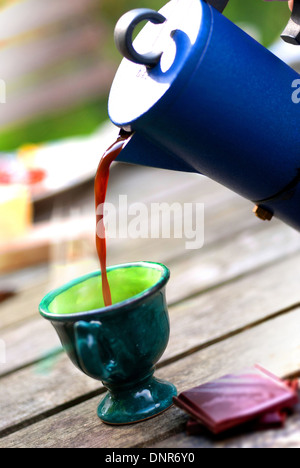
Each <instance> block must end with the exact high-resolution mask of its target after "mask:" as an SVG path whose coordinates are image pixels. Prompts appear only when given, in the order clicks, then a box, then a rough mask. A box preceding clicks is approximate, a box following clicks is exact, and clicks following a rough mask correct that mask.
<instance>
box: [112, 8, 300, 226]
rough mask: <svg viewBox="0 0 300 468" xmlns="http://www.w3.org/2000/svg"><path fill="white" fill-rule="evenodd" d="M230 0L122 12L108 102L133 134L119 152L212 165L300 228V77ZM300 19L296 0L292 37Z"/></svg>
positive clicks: (115, 118) (179, 164)
mask: <svg viewBox="0 0 300 468" xmlns="http://www.w3.org/2000/svg"><path fill="white" fill-rule="evenodd" d="M227 3H228V0H209V1H204V0H171V1H170V2H169V3H167V4H166V5H165V6H164V7H163V8H162V9H161V10H160V11H159V12H154V11H152V10H147V9H138V10H133V11H131V12H129V13H127V14H126V15H124V16H123V17H122V18H121V19H120V21H119V23H118V24H117V27H116V33H115V37H116V43H117V46H118V48H119V50H120V51H121V52H122V53H123V55H124V57H125V58H124V60H123V61H122V63H121V65H120V67H119V69H118V71H117V73H116V76H115V79H114V82H113V84H112V87H111V92H110V96H109V106H108V107H109V116H110V119H111V121H112V122H113V123H114V124H115V125H117V126H118V127H120V128H121V132H125V133H126V132H127V133H129V134H130V135H131V138H130V140H129V142H128V143H127V145H126V146H125V147H124V149H123V150H122V151H121V154H120V156H119V157H118V160H119V161H124V162H129V163H134V164H142V165H146V166H152V167H158V168H162V169H173V170H177V171H185V172H197V173H200V174H204V175H205V176H207V177H210V178H211V179H213V180H215V181H217V182H219V183H221V184H223V185H224V186H226V187H228V188H229V189H231V190H233V191H235V192H236V193H238V194H240V195H241V196H243V197H245V198H247V199H249V200H251V201H253V203H254V205H255V206H256V208H255V212H256V214H257V216H259V217H260V218H261V219H271V218H272V217H273V216H276V217H277V218H279V219H281V220H282V221H284V222H286V223H287V224H289V225H291V226H292V227H294V228H296V229H298V230H300V130H299V129H300V103H299V101H300V99H297V96H298V97H300V76H299V74H298V73H297V72H296V71H294V70H293V69H292V68H290V67H289V66H288V65H286V64H285V63H284V62H282V61H281V60H280V59H278V58H277V57H276V56H274V55H273V54H272V53H271V52H270V51H268V50H267V49H266V48H264V47H263V46H262V45H260V44H259V43H257V42H256V41H255V40H254V39H252V38H251V37H250V36H248V35H247V34H246V33H245V32H243V31H242V30H241V29H240V28H238V27H237V26H236V25H235V24H233V23H232V22H231V21H229V20H228V19H227V18H226V17H225V16H224V15H223V14H222V11H223V9H224V8H225V6H226V4H227ZM299 18H300V0H295V5H294V11H293V15H292V18H291V20H290V22H289V24H288V26H287V28H286V30H285V32H284V34H283V38H284V40H286V41H288V42H291V43H295V44H299V42H300V26H299V24H300V22H299V21H298V19H299ZM142 20H149V21H148V23H147V24H146V26H145V27H144V28H143V29H142V31H141V32H140V33H139V34H138V36H137V38H136V39H135V41H134V42H133V43H132V34H133V31H134V29H135V26H136V25H137V24H138V23H140V22H141V21H142ZM299 51H300V49H299Z"/></svg>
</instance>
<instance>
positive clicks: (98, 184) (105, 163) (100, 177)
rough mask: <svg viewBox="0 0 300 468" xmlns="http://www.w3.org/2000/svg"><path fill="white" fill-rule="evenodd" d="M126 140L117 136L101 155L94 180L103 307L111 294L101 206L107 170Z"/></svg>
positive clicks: (109, 300) (107, 303)
mask: <svg viewBox="0 0 300 468" xmlns="http://www.w3.org/2000/svg"><path fill="white" fill-rule="evenodd" d="M127 140H128V134H127V135H125V136H119V138H118V139H117V141H116V142H115V143H114V144H113V145H112V146H110V147H109V148H108V150H107V151H106V152H105V153H104V154H103V156H102V158H101V160H100V163H99V167H98V170H97V174H96V178H95V202H96V223H97V224H96V225H97V230H96V246H97V252H98V257H99V261H100V268H101V277H102V294H103V299H104V304H105V306H106V307H107V306H110V305H112V300H111V292H110V287H109V283H108V279H107V272H106V233H105V225H104V219H103V215H104V212H103V206H104V202H105V198H106V192H107V184H108V179H109V169H110V165H111V163H112V162H113V161H114V160H115V159H116V158H117V157H118V156H119V154H120V152H121V151H122V149H123V148H124V146H125V144H126V143H127Z"/></svg>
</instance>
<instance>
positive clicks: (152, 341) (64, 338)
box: [40, 262, 177, 424]
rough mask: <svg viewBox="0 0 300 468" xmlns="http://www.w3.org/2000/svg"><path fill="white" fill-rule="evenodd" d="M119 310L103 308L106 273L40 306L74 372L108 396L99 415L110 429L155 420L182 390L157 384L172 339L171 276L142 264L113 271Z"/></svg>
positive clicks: (111, 278) (62, 291)
mask: <svg viewBox="0 0 300 468" xmlns="http://www.w3.org/2000/svg"><path fill="white" fill-rule="evenodd" d="M107 272H108V280H109V283H110V287H111V293H112V302H113V305H112V306H110V307H104V302H103V298H102V289H101V273H100V272H95V273H91V274H89V275H86V276H83V277H81V278H78V279H76V280H74V281H72V282H70V283H68V284H66V285H65V286H63V287H61V288H59V289H57V290H55V291H53V292H51V293H49V294H48V295H47V296H46V297H45V298H44V299H43V301H42V302H41V304H40V313H41V315H42V316H43V317H44V318H45V319H47V320H49V321H50V322H51V323H52V325H53V326H54V328H55V330H56V332H57V333H58V335H59V337H60V340H61V342H62V344H63V346H64V348H65V350H66V352H67V354H68V355H69V357H70V359H71V361H72V362H73V364H75V366H76V367H78V368H79V369H80V370H82V371H83V372H84V373H85V374H87V375H88V376H90V377H92V378H94V379H97V380H101V381H102V382H103V385H104V386H105V387H106V388H107V389H108V394H107V395H106V396H105V398H104V399H103V400H102V401H101V403H100V405H99V408H98V416H99V418H100V419H101V420H102V421H104V422H105V423H108V424H129V423H134V422H138V421H142V420H144V419H148V418H151V417H153V416H155V415H157V414H159V413H161V412H162V411H165V410H166V409H167V408H169V407H170V406H171V405H172V400H173V396H175V395H176V394H177V392H176V388H175V387H174V385H172V384H171V383H169V382H165V381H163V380H158V379H156V378H155V377H153V374H154V366H155V364H156V363H157V362H158V360H159V359H160V357H161V356H162V355H163V353H164V351H165V349H166V347H167V344H168V341H169V335H170V324H169V316H168V310H167V304H166V297H165V287H166V284H167V282H168V280H169V277H170V272H169V270H168V268H167V267H166V266H164V265H162V264H159V263H151V262H138V263H130V264H125V265H117V266H113V267H110V268H108V269H107Z"/></svg>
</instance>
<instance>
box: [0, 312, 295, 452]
mask: <svg viewBox="0 0 300 468" xmlns="http://www.w3.org/2000/svg"><path fill="white" fill-rule="evenodd" d="M299 321H300V309H297V310H294V311H292V312H290V313H288V314H286V315H284V316H281V317H277V318H275V319H273V320H271V321H268V322H265V323H263V324H261V325H259V326H257V327H255V328H252V329H249V330H246V331H245V332H243V333H242V334H239V335H237V336H235V337H232V338H230V339H227V340H224V341H222V342H220V343H217V344H215V345H213V346H210V347H209V348H206V349H204V350H201V351H199V352H197V353H195V354H193V355H191V356H188V357H186V358H184V359H181V360H179V361H177V362H175V363H173V364H170V365H168V366H166V367H164V368H163V369H160V370H158V371H157V373H156V375H157V376H158V377H159V378H163V379H166V380H171V381H173V382H174V383H175V384H176V385H177V388H178V390H179V392H181V391H184V390H186V389H187V388H191V387H193V386H195V385H199V384H201V383H204V382H207V381H209V380H212V379H215V378H218V377H220V376H221V375H224V374H227V373H229V372H237V371H240V370H241V369H243V368H245V367H248V366H252V365H253V364H254V363H256V362H259V363H260V364H261V365H263V366H264V367H266V368H267V369H269V370H270V371H271V372H274V373H275V374H276V375H278V376H280V377H285V376H286V375H288V374H290V373H292V372H295V371H297V370H299V369H300V347H299V327H296V326H295V323H298V324H299ZM98 401H99V398H98V397H96V398H93V399H91V400H89V401H87V402H83V403H81V404H79V405H77V406H76V407H71V408H69V409H66V410H65V411H62V412H61V413H59V414H57V415H53V416H51V417H49V418H47V419H45V420H43V421H41V422H38V423H36V424H34V425H32V426H30V427H27V428H25V429H21V430H20V431H18V432H16V433H15V434H11V435H9V436H7V437H4V438H3V439H2V440H1V441H0V447H2V448H3V447H6V448H9V447H28V448H29V447H35V448H40V447H52V448H53V447H57V448H60V447H69V448H72V447H80V448H86V447H91V448H96V447H99V448H104V447H105V448H116V447H143V446H152V445H154V444H156V443H159V441H163V440H165V439H166V438H167V437H169V436H170V434H172V433H173V434H175V433H178V432H182V430H183V427H184V424H185V422H186V421H187V416H186V415H185V414H184V413H183V412H182V411H180V410H179V409H178V408H175V407H172V408H171V409H170V410H168V411H167V412H166V413H164V414H162V415H160V416H158V417H156V418H154V419H152V420H148V421H145V422H143V423H140V424H138V425H132V426H122V427H110V426H106V425H104V424H102V423H101V422H100V421H99V420H98V419H97V416H96V408H97V404H98ZM298 432H299V421H298ZM274 433H276V431H274ZM209 443H211V442H210V441H209V440H208V441H207V445H209Z"/></svg>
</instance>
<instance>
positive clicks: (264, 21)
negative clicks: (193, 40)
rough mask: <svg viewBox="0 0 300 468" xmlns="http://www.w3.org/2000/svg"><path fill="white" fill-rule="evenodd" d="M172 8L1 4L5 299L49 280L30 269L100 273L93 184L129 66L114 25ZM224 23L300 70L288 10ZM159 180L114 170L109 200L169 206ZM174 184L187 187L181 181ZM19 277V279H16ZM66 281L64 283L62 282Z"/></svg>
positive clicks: (246, 8)
mask: <svg viewBox="0 0 300 468" xmlns="http://www.w3.org/2000/svg"><path fill="white" fill-rule="evenodd" d="M164 4H165V1H164V0H113V1H112V0H51V1H49V0H0V92H1V96H0V102H1V103H0V274H2V276H1V278H0V281H1V285H0V293H1V291H2V297H6V296H5V294H6V293H7V292H8V293H9V292H10V291H11V290H14V289H15V287H16V286H15V285H16V284H18V287H20V281H21V279H24V278H25V279H26V278H29V279H30V278H31V279H32V278H33V277H34V278H35V281H37V277H38V276H39V279H41V276H40V275H37V272H36V270H34V271H33V273H30V271H31V270H28V268H31V267H33V266H34V267H36V266H40V265H46V267H47V268H48V267H49V264H51V265H52V266H53V265H62V264H64V265H70V264H71V263H72V262H71V260H72V261H73V260H74V262H76V259H79V260H80V261H82V259H84V260H86V259H87V258H90V259H91V262H92V263H85V266H84V268H83V269H84V272H85V271H87V270H90V268H92V267H93V266H94V267H95V266H96V267H97V263H96V260H95V247H94V240H93V238H94V202H93V177H94V174H95V171H96V168H97V164H98V161H99V158H100V156H101V154H102V152H103V151H104V150H105V149H106V147H108V145H110V144H111V142H112V140H113V138H114V135H116V129H114V128H112V126H111V125H110V124H109V123H108V115H107V99H108V93H109V89H110V85H111V82H112V79H113V77H114V74H115V72H116V69H117V67H118V64H119V62H120V60H121V57H120V55H119V53H118V51H117V50H116V48H115V45H114V41H113V31H114V26H115V24H116V22H117V20H118V19H119V17H120V16H121V15H122V14H123V13H124V12H126V11H128V10H130V9H132V8H137V7H149V8H152V9H159V8H160V7H161V6H163V5H164ZM225 15H226V16H227V17H228V18H230V19H231V20H232V21H234V22H235V23H236V24H238V25H240V27H242V28H243V29H245V30H246V31H247V32H248V33H249V34H250V35H252V36H253V37H255V38H256V39H257V40H258V41H259V42H261V43H262V44H264V45H265V46H266V47H273V48H274V50H275V49H276V51H277V52H276V53H278V54H279V55H280V54H281V55H282V56H283V58H285V57H288V60H289V62H290V63H292V62H293V61H294V62H295V63H293V64H294V65H295V66H296V62H297V60H298V59H297V57H296V59H295V52H294V50H295V48H293V52H291V54H292V56H289V55H288V52H287V49H284V50H282V47H283V45H282V44H281V42H280V41H279V36H280V33H281V31H282V30H283V28H284V26H285V24H286V23H287V21H288V18H289V10H288V7H287V4H286V3H285V2H276V1H275V2H272V3H270V2H264V1H262V0H248V1H247V2H246V1H242V0H230V2H229V6H228V7H227V8H226V10H225ZM296 49H297V48H296ZM290 50H291V49H289V51H290ZM297 52H298V50H297ZM285 54H287V55H285ZM4 97H5V101H6V102H5V103H3V102H2V101H4ZM116 166H117V165H116ZM151 171H152V172H151ZM151 171H150V170H149V172H148V173H147V175H145V176H143V177H145V178H144V179H142V183H141V184H140V185H138V184H136V177H137V175H138V174H139V172H138V169H136V168H134V169H132V168H131V169H128V168H127V167H126V166H124V165H123V166H122V167H114V169H113V171H112V176H111V182H110V194H109V196H110V197H111V198H110V200H111V199H113V200H116V196H117V194H118V193H122V194H126V193H127V194H128V196H129V197H131V198H132V201H133V202H134V201H136V199H137V192H136V190H137V189H136V190H135V191H132V190H131V189H130V187H133V186H136V187H139V188H140V189H141V190H142V191H143V194H144V196H146V195H147V193H148V192H149V193H148V196H149V197H150V198H151V193H152V194H153V193H154V192H156V197H157V201H163V199H164V197H163V196H160V195H159V194H160V193H162V192H163V191H164V189H165V176H162V175H161V174H160V172H159V171H156V172H155V170H151ZM154 176H155V184H156V185H155V187H153V181H154ZM170 177H173V179H172V180H173V182H174V183H181V182H182V177H183V176H182V175H180V179H178V176H177V175H172V176H170ZM187 177H194V176H187ZM196 177H197V176H196ZM145 180H147V181H148V183H149V184H150V185H149V190H148V192H147V190H145ZM189 180H191V179H189ZM150 198H149V199H150ZM170 201H172V200H171V199H170ZM129 202H130V200H129ZM112 252H115V255H114V254H111V262H112V261H115V260H114V259H117V260H118V261H122V260H125V261H128V260H139V259H140V258H133V257H134V254H133V252H134V246H133V244H126V245H125V246H124V243H123V244H121V245H119V247H116V248H115V250H113V248H112V247H110V253H112ZM126 252H127V254H126ZM154 252H157V258H156V254H155V253H154V254H153V258H150V257H149V258H148V259H149V260H150V259H153V260H161V258H159V255H160V253H159V250H158V249H157V248H156V247H155V248H154ZM138 255H140V254H138V253H137V254H136V256H137V257H138ZM149 256H150V252H149ZM41 268H42V269H43V267H41ZM24 269H27V270H26V272H27V273H26V274H25V273H24V274H23V273H22V272H23V270H24ZM24 271H25V270H24ZM41 271H42V270H40V272H41ZM43 271H44V270H43ZM47 271H48V270H47ZM16 272H21V273H20V274H19V276H18V277H17V279H16V277H13V274H15V273H16ZM47 274H48V273H47ZM74 274H75V273H74V271H72V272H71V273H70V276H72V275H74ZM76 274H78V272H77V270H76ZM32 275H33V276H32ZM58 276H59V282H62V281H63V280H64V278H63V277H62V275H61V273H60V274H59V275H58ZM66 279H70V278H66ZM25 283H26V281H25ZM25 283H24V284H25ZM0 297H1V296H0Z"/></svg>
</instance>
